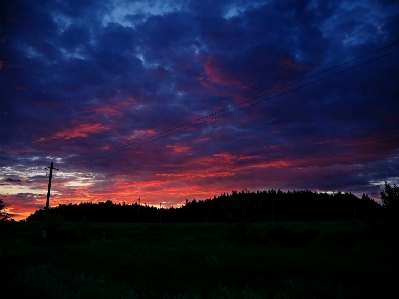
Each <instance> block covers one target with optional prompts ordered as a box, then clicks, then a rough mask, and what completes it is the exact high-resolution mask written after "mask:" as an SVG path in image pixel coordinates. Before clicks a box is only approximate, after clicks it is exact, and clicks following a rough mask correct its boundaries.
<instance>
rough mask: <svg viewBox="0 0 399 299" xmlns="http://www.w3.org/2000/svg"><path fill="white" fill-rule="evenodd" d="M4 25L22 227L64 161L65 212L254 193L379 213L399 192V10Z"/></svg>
mask: <svg viewBox="0 0 399 299" xmlns="http://www.w3.org/2000/svg"><path fill="white" fill-rule="evenodd" d="M0 13H1V27H0V47H1V52H0V72H1V79H0V80H1V81H0V88H1V89H0V146H1V148H0V167H1V172H0V196H1V198H2V199H3V200H4V202H5V203H6V205H8V207H9V212H11V213H13V214H15V215H16V217H15V219H16V220H19V219H24V218H26V217H27V216H28V215H29V214H30V213H33V212H34V211H35V210H37V209H39V208H42V207H44V206H45V201H46V193H47V184H48V174H46V170H44V168H45V167H48V166H49V165H50V163H51V161H54V166H55V167H56V168H59V170H55V171H54V177H53V181H52V189H51V191H52V195H51V200H50V205H51V206H57V205H58V204H60V203H80V202H86V201H92V202H98V201H106V200H112V201H114V202H123V201H125V202H127V203H135V202H137V199H138V198H141V203H142V204H144V203H147V204H155V205H158V206H159V203H162V205H163V206H165V207H167V206H175V207H178V206H179V205H181V204H183V203H184V202H185V200H186V199H188V200H193V199H197V200H201V199H207V198H212V197H213V196H215V195H216V196H218V195H220V194H221V193H224V192H229V193H230V192H231V191H232V190H237V191H240V190H243V189H244V188H247V189H248V190H250V191H256V190H268V189H272V188H273V189H281V190H284V191H286V190H291V191H293V190H312V191H318V192H332V191H338V190H340V191H342V192H352V193H354V194H356V195H358V196H361V195H362V194H363V193H366V194H368V195H369V196H370V197H372V198H374V199H378V198H379V191H378V186H379V185H381V184H382V183H383V182H384V181H385V180H387V181H389V182H392V183H396V182H397V179H398V177H399V52H398V50H399V43H397V42H398V41H399V2H398V1H389V0H384V1H382V0H381V1H324V0H320V1H280V0H276V1H273V0H266V1H248V0H245V1H243V0H237V1H217V0H201V1H197V0H195V1H183V0H176V1H165V0H161V1H122V0H120V1H117V0H93V1H80V0H79V1H78V0H74V1H67V0H64V1H56V0H50V1H49V0H46V1H35V0H30V1H26V0H20V1H15V0H13V1H7V0H5V1H1V7H0ZM387 46H388V47H387ZM384 47H385V48H384ZM382 48H383V49H382ZM380 49H381V50H380ZM376 50H378V51H376ZM374 51H375V52H374ZM395 51H396V52H395ZM366 54H369V55H366ZM363 55H365V56H363ZM382 56H383V57H382ZM359 57H360V58H359ZM356 58H359V59H356ZM377 58H378V59H377ZM353 59H355V60H353ZM351 60H353V61H351ZM370 60H373V61H371V62H368V61H370ZM347 61H349V62H348V63H346V64H343V63H345V62H347ZM366 62H367V63H366ZM341 64H343V65H341ZM357 65H360V66H357ZM335 66H337V67H335ZM355 66H357V67H355ZM333 67H335V68H333ZM331 68H333V69H331ZM349 68H351V69H350V70H348V71H344V70H346V69H349ZM342 71H344V72H342ZM320 72H322V73H321V74H319V73H320ZM335 73H338V74H336V75H334V76H331V75H333V74H335ZM324 77H328V78H326V79H323V80H319V79H322V78H324ZM301 80H302V81H301ZM298 81H300V82H298ZM314 81H317V82H314ZM312 82H313V83H312ZM287 85H288V86H287ZM301 86H303V87H301ZM257 97H258V98H257Z"/></svg>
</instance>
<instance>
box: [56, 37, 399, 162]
mask: <svg viewBox="0 0 399 299" xmlns="http://www.w3.org/2000/svg"><path fill="white" fill-rule="evenodd" d="M398 43H399V42H394V43H391V44H389V45H386V46H384V47H382V48H379V49H376V50H373V51H371V52H368V53H366V54H363V55H361V56H358V57H356V58H353V59H351V60H348V61H345V62H343V63H340V64H338V65H336V66H333V67H330V68H328V69H326V70H323V71H321V72H318V73H315V74H313V75H310V76H307V77H305V78H302V79H300V80H297V81H294V82H292V83H290V84H287V85H284V86H282V87H279V88H276V89H273V90H271V91H269V92H267V93H264V94H261V95H259V96H256V97H254V98H251V99H249V100H246V101H243V102H240V103H238V104H235V105H230V106H229V107H228V108H225V109H221V110H219V111H217V112H214V113H211V114H208V115H206V116H204V117H200V118H198V119H195V120H193V121H190V122H188V123H185V124H182V125H180V126H177V127H174V128H172V129H169V130H166V131H163V132H161V133H155V136H149V137H146V138H143V139H140V140H137V141H134V142H131V143H128V144H125V145H123V146H119V147H117V148H114V149H111V150H108V151H103V152H101V153H99V154H95V155H91V156H88V157H84V158H81V159H78V160H75V161H71V162H66V163H64V164H63V167H71V166H73V165H79V164H84V163H87V162H90V161H94V160H98V159H102V158H104V157H108V156H111V155H115V154H118V153H121V152H124V151H127V150H131V149H134V148H137V147H139V146H142V145H144V144H147V143H150V142H154V141H156V140H159V139H163V138H166V137H169V136H172V135H175V134H178V133H181V132H184V131H187V130H188V129H191V128H195V127H197V126H200V125H204V124H207V123H210V122H213V121H215V120H217V119H219V118H222V117H225V116H227V115H230V114H232V113H236V112H238V111H241V110H244V109H248V108H250V107H253V106H255V105H258V104H260V103H263V102H265V101H268V100H271V99H274V98H277V97H280V96H282V95H285V94H287V93H290V92H293V91H296V90H298V89H301V88H304V87H306V86H309V85H312V84H315V83H317V82H320V81H322V80H326V79H328V78H331V77H333V76H336V75H339V74H341V73H344V72H347V71H349V70H352V69H354V68H357V67H360V66H362V65H365V64H368V63H371V62H373V61H376V60H378V59H381V58H384V57H387V56H389V55H392V54H394V53H396V52H398V51H399V50H395V51H392V52H389V53H387V54H384V55H381V56H378V57H376V58H373V59H370V60H367V61H365V62H362V63H359V64H357V65H354V66H352V67H349V68H346V69H344V70H341V71H338V72H335V73H333V74H330V75H328V76H325V77H322V78H319V79H317V80H313V81H311V82H308V83H306V84H303V85H300V86H297V87H295V88H291V89H289V90H286V91H284V92H281V93H279V94H276V95H273V96H271V97H267V98H264V99H262V100H259V101H256V102H253V101H255V100H257V99H259V98H263V97H265V96H267V95H270V94H273V93H275V92H278V91H281V90H284V89H286V88H288V87H291V86H293V85H295V84H298V83H300V82H303V81H306V80H309V79H311V78H314V77H316V76H319V75H321V74H324V73H326V72H329V71H331V70H334V69H336V68H339V67H341V66H343V65H346V64H349V63H351V62H354V61H356V60H359V59H361V58H364V57H366V56H369V55H371V54H374V53H376V52H379V51H382V50H384V49H386V48H389V47H392V46H393V45H396V44H398ZM251 102H253V103H251ZM247 104H248V105H247ZM243 105H245V106H243ZM236 108H238V109H236ZM232 109H234V110H232Z"/></svg>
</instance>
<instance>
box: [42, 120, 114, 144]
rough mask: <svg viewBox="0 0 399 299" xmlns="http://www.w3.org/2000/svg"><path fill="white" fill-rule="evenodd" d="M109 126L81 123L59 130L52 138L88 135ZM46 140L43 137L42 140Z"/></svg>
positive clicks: (106, 128)
mask: <svg viewBox="0 0 399 299" xmlns="http://www.w3.org/2000/svg"><path fill="white" fill-rule="evenodd" d="M108 129H109V127H108V126H103V125H102V124H99V123H97V124H90V123H86V124H79V125H78V126H76V127H74V128H70V129H66V130H63V131H61V132H58V133H56V134H54V135H53V136H52V138H64V139H71V138H76V137H87V136H88V134H91V133H98V132H101V131H104V130H108ZM42 140H44V139H43V138H41V139H40V141H42Z"/></svg>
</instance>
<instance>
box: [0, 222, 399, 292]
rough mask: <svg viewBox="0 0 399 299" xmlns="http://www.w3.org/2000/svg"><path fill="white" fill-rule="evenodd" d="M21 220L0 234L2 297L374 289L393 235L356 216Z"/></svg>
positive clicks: (387, 288)
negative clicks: (244, 223)
mask: <svg viewBox="0 0 399 299" xmlns="http://www.w3.org/2000/svg"><path fill="white" fill-rule="evenodd" d="M42 227H43V224H42V223H31V222H22V223H16V224H15V225H13V226H11V227H10V228H9V229H8V230H7V231H6V232H3V233H2V236H1V239H0V244H1V245H0V261H1V268H0V269H1V270H0V271H1V281H0V284H1V285H0V290H1V293H2V294H6V295H7V296H5V297H2V298H11V297H12V298H25V297H26V298H41V299H43V298H165V299H166V298H170V299H174V298H384V297H390V293H391V292H392V291H393V290H394V286H395V284H394V277H396V275H395V273H396V271H397V266H396V265H395V264H394V256H395V254H397V252H398V249H399V248H398V247H399V246H398V243H397V242H393V241H391V240H390V239H388V238H386V236H385V237H381V236H380V234H378V233H375V232H374V231H373V230H371V229H370V228H369V227H368V226H367V225H366V224H365V223H354V222H281V223H278V222H274V223H273V224H271V223H255V224H253V225H251V227H250V228H249V233H248V237H247V238H246V239H245V240H244V241H243V242H241V243H239V244H238V243H232V242H231V240H230V239H229V237H228V236H229V234H228V229H227V225H226V224H210V223H203V224H192V223H191V224H162V225H159V224H103V223H64V224H62V225H61V226H60V227H58V228H57V230H55V231H54V232H53V234H52V235H51V236H49V238H48V239H47V240H43V239H42V238H41V231H42Z"/></svg>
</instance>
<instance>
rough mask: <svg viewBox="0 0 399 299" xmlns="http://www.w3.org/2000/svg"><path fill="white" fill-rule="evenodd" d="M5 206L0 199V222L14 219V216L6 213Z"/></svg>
mask: <svg viewBox="0 0 399 299" xmlns="http://www.w3.org/2000/svg"><path fill="white" fill-rule="evenodd" d="M5 206H6V205H5V203H4V202H3V199H0V221H7V220H8V219H10V218H12V217H14V215H12V214H10V213H8V212H7V209H6V208H5Z"/></svg>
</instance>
